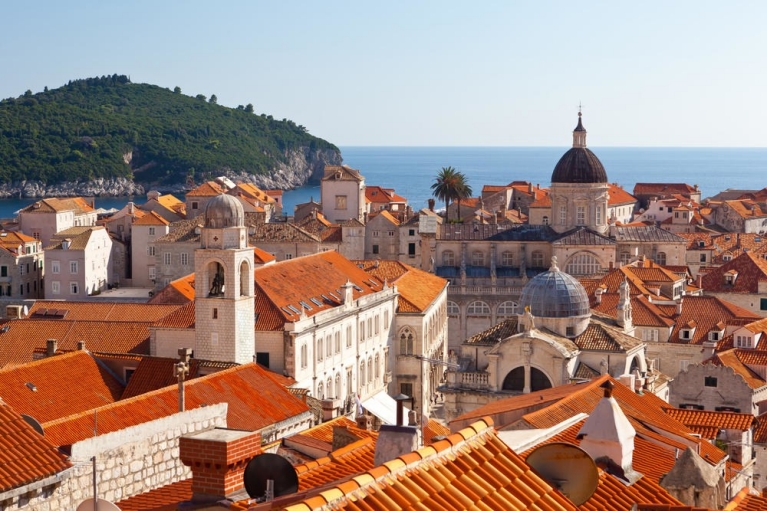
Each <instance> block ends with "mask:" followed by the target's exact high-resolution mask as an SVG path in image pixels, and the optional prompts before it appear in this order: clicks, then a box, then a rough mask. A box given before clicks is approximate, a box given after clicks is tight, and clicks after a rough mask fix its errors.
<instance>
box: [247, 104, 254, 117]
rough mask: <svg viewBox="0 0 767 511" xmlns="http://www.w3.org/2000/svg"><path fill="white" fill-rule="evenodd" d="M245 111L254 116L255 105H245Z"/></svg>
mask: <svg viewBox="0 0 767 511" xmlns="http://www.w3.org/2000/svg"><path fill="white" fill-rule="evenodd" d="M245 111H246V112H248V113H249V114H252V113H253V103H248V104H247V105H245Z"/></svg>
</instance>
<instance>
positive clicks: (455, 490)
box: [286, 422, 576, 511]
mask: <svg viewBox="0 0 767 511" xmlns="http://www.w3.org/2000/svg"><path fill="white" fill-rule="evenodd" d="M326 505H331V506H337V507H338V508H339V509H340V508H343V509H348V510H358V509H359V510H361V509H365V510H370V509H443V510H452V509H456V510H457V509H461V510H463V509H470V508H477V509H529V508H539V509H561V510H575V509H576V507H575V506H574V505H573V504H572V503H571V502H570V501H569V500H567V499H566V498H565V497H564V496H563V495H562V494H561V493H559V492H558V491H556V490H554V489H553V488H551V486H549V485H548V484H547V483H546V482H545V481H543V480H542V479H541V478H540V477H539V476H537V475H536V474H535V473H534V472H533V471H532V470H531V469H530V467H529V466H528V465H527V464H526V463H525V462H524V461H523V460H522V458H520V457H519V456H518V455H517V454H515V453H514V452H513V451H512V450H511V449H510V448H509V447H508V446H507V445H506V444H505V443H503V442H502V441H501V440H500V439H499V438H498V437H497V436H496V434H495V431H494V430H493V428H492V427H491V426H488V424H487V423H485V422H478V423H476V424H474V425H472V426H471V427H470V428H466V429H464V430H463V431H461V432H460V433H455V434H453V435H450V436H449V437H448V438H447V439H446V440H442V441H439V442H437V443H435V444H432V445H431V446H427V447H424V448H422V449H419V450H418V451H415V452H412V453H409V454H406V455H404V456H401V457H399V458H396V459H394V460H392V461H389V462H387V463H384V464H383V465H381V466H378V467H376V468H374V469H372V470H369V471H367V472H365V473H363V474H361V475H358V476H356V477H353V478H352V479H350V480H348V481H346V482H343V483H340V484H338V485H337V486H335V487H334V488H332V489H330V490H327V491H323V492H321V493H319V494H318V495H316V496H314V497H310V498H308V499H306V500H303V501H301V502H299V503H296V504H293V505H290V506H288V507H287V508H286V509H287V510H288V511H309V510H314V509H320V508H322V507H324V506H326Z"/></svg>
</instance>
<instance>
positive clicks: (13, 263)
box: [0, 233, 45, 299]
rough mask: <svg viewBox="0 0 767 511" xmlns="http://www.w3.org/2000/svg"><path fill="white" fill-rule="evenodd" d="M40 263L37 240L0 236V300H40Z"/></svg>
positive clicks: (42, 270) (41, 253) (41, 256)
mask: <svg viewBox="0 0 767 511" xmlns="http://www.w3.org/2000/svg"><path fill="white" fill-rule="evenodd" d="M6 240H8V241H6ZM44 262H45V259H44V254H43V249H42V243H40V242H39V241H38V240H36V239H34V238H32V237H30V236H26V235H23V234H19V233H0V298H2V299H7V298H23V299H35V298H43V296H44V294H45V291H44V283H43V275H44Z"/></svg>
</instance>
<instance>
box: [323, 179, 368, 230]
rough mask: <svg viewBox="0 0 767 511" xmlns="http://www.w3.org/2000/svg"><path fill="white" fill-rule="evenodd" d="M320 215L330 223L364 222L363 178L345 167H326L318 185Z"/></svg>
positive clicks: (365, 207) (365, 210)
mask: <svg viewBox="0 0 767 511" xmlns="http://www.w3.org/2000/svg"><path fill="white" fill-rule="evenodd" d="M320 196H321V202H322V214H323V215H325V218H327V219H328V220H329V221H330V222H333V223H339V222H343V221H345V220H351V219H356V220H359V221H361V222H363V221H364V220H365V213H366V212H367V205H366V203H365V178H364V177H362V175H360V173H359V172H358V171H357V170H354V169H352V168H350V167H347V166H345V165H326V166H325V174H324V177H323V178H322V181H321V184H320Z"/></svg>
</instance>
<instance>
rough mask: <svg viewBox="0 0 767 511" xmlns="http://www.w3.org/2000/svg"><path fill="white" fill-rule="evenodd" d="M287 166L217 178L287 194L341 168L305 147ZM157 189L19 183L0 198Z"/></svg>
mask: <svg viewBox="0 0 767 511" xmlns="http://www.w3.org/2000/svg"><path fill="white" fill-rule="evenodd" d="M285 156H286V158H287V162H285V163H279V164H278V165H277V167H276V168H274V169H272V171H271V172H270V173H269V174H266V175H253V174H249V173H246V172H234V171H232V170H231V169H229V168H222V169H221V170H220V172H219V173H218V175H222V176H227V177H228V178H230V179H231V180H233V181H235V182H237V181H243V182H248V183H253V184H255V185H256V186H258V187H259V188H263V189H279V190H290V189H292V188H297V187H299V186H302V185H304V184H306V183H309V182H319V180H320V179H321V178H322V174H323V169H324V168H325V165H340V164H341V161H342V158H341V153H340V152H339V151H337V150H334V149H315V150H311V149H309V148H308V147H302V148H299V149H295V150H293V151H290V152H288V153H286V154H285ZM150 188H156V186H153V185H150V184H148V183H136V182H133V181H131V180H130V179H127V178H123V177H114V178H98V179H94V180H91V181H74V182H65V183H58V184H54V185H46V184H45V183H43V182H41V181H18V182H14V183H2V184H0V198H11V197H14V198H18V197H29V198H44V197H76V196H86V197H121V196H137V195H144V194H145V193H146V191H147V190H149V189H150ZM161 191H163V192H184V191H185V187H184V185H177V186H173V187H170V188H167V189H161Z"/></svg>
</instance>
